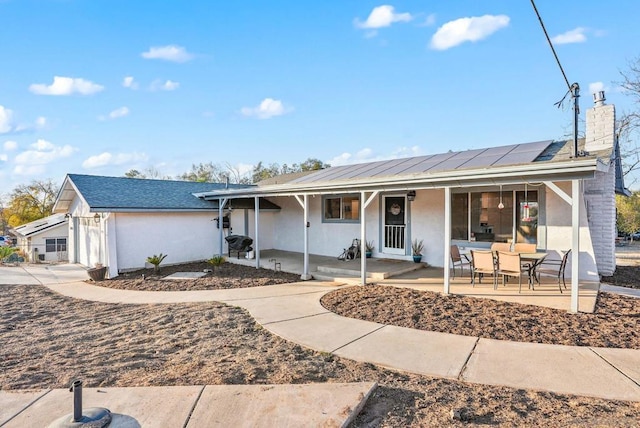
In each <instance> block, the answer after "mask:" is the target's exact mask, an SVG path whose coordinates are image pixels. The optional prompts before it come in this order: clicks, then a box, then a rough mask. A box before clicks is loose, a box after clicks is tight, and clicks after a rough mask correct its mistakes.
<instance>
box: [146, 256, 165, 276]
mask: <svg viewBox="0 0 640 428" xmlns="http://www.w3.org/2000/svg"><path fill="white" fill-rule="evenodd" d="M166 257H167V255H166V254H162V253H160V254H158V255H155V254H154V255H153V256H151V257H147V263H151V264H152V265H153V271H154V272H156V273H159V272H160V263H162V261H163V260H164V259H165V258H166Z"/></svg>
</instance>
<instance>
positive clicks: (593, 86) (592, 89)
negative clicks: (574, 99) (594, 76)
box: [589, 82, 604, 94]
mask: <svg viewBox="0 0 640 428" xmlns="http://www.w3.org/2000/svg"><path fill="white" fill-rule="evenodd" d="M599 91H604V83H602V82H593V83H589V93H590V94H595V93H597V92H599Z"/></svg>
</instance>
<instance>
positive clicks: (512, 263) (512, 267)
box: [496, 251, 533, 293]
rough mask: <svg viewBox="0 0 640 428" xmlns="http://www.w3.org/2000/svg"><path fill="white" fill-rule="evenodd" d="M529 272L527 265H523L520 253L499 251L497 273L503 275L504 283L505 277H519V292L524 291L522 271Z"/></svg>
mask: <svg viewBox="0 0 640 428" xmlns="http://www.w3.org/2000/svg"><path fill="white" fill-rule="evenodd" d="M523 272H529V270H528V269H527V268H526V267H523V266H522V261H521V260H520V254H519V253H515V252H507V251H498V266H497V269H496V273H497V274H498V275H502V285H505V277H507V276H514V277H515V276H517V277H518V293H521V292H522V273H523ZM532 286H533V284H532V283H531V278H529V287H532Z"/></svg>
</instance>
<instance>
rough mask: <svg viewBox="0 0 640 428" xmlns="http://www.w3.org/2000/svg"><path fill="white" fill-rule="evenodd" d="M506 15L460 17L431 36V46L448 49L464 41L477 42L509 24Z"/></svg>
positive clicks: (437, 48)
mask: <svg viewBox="0 0 640 428" xmlns="http://www.w3.org/2000/svg"><path fill="white" fill-rule="evenodd" d="M509 21H510V18H509V17H508V16H506V15H484V16H474V17H470V18H460V19H456V20H454V21H449V22H447V23H446V24H444V25H442V26H441V27H440V28H438V30H437V31H436V33H435V34H434V35H433V37H432V38H431V44H430V47H431V48H432V49H436V50H446V49H449V48H452V47H454V46H458V45H460V44H462V43H464V42H477V41H479V40H482V39H485V38H487V37H489V36H490V35H491V34H493V33H495V32H496V31H498V30H500V29H501V28H504V27H506V26H508V25H509Z"/></svg>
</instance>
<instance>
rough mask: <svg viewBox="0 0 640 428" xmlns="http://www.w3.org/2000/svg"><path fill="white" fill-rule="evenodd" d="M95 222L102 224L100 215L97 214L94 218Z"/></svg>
mask: <svg viewBox="0 0 640 428" xmlns="http://www.w3.org/2000/svg"><path fill="white" fill-rule="evenodd" d="M93 221H95V222H96V223H100V214H98V213H96V215H94V216H93Z"/></svg>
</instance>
